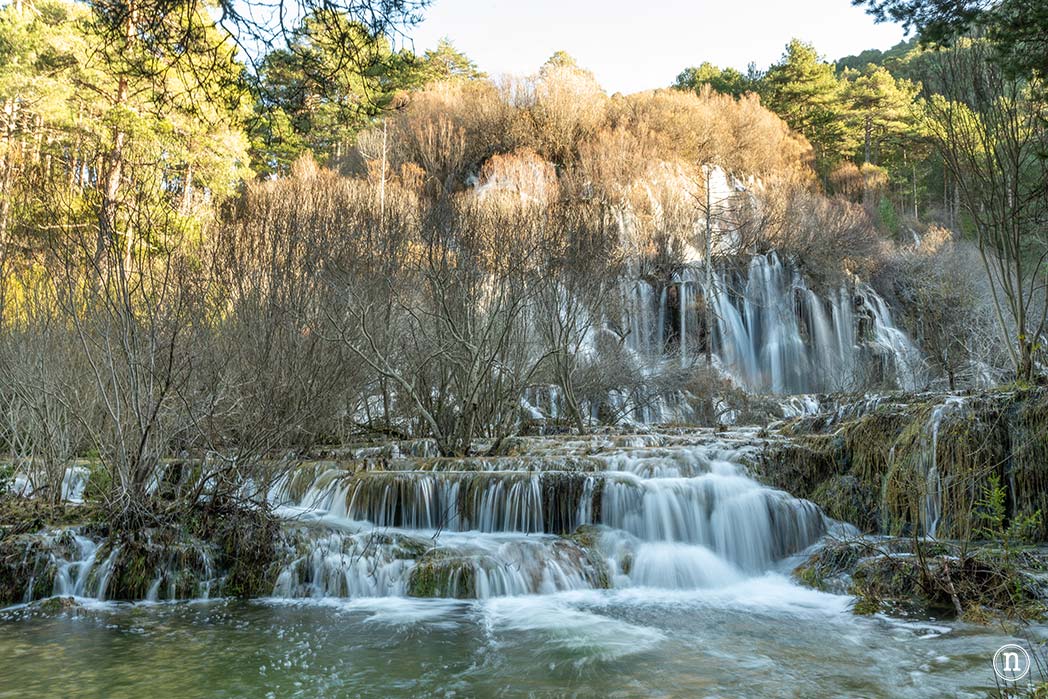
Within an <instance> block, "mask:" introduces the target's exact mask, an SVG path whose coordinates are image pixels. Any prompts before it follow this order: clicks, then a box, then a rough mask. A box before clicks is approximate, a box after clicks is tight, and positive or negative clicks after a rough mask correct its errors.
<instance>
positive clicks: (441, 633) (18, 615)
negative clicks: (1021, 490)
mask: <svg viewBox="0 0 1048 699" xmlns="http://www.w3.org/2000/svg"><path fill="white" fill-rule="evenodd" d="M849 603H850V600H849V598H847V597H841V596H835V595H829V594H824V593H820V592H815V591H812V590H808V589H803V588H800V587H798V586H796V585H794V584H793V583H792V582H790V581H789V580H788V579H787V578H785V577H783V576H781V575H779V574H774V573H773V574H768V575H765V576H762V577H758V578H754V579H752V580H748V581H746V582H744V583H742V584H739V585H733V586H731V587H728V588H721V589H716V590H701V591H689V592H681V591H666V590H655V589H647V588H631V589H626V590H617V591H585V592H567V593H559V594H553V595H541V596H540V595H529V596H519V597H503V598H493V599H488V600H478V601H455V600H414V599H408V598H398V597H387V598H372V599H357V600H335V599H328V600H317V601H295V602H291V601H277V600H272V601H259V602H234V601H223V600H215V601H206V602H205V601H201V602H180V603H170V604H137V605H130V604H114V603H98V602H90V601H85V606H84V607H83V608H82V609H77V610H72V611H69V612H66V613H63V614H60V615H58V616H43V615H41V614H40V613H39V612H35V611H34V610H32V609H30V608H21V609H17V608H16V609H9V610H7V611H4V612H2V613H0V697H19V698H20V699H21V698H26V699H29V698H33V697H112V698H118V697H134V698H136V699H137V698H140V697H310V698H312V697H357V696H360V697H420V696H421V697H562V696H568V697H639V696H653V697H868V698H870V697H885V698H887V697H943V696H958V697H985V696H987V692H989V691H990V690H991V689H993V687H994V682H993V674H992V670H991V666H990V659H991V657H992V655H993V652H994V651H995V650H996V649H997V648H998V647H999V646H1000V645H1002V644H1003V643H1006V642H1008V641H1010V640H1014V639H1013V638H1012V637H1009V636H1007V635H1005V634H1003V633H1001V632H999V631H996V630H990V629H985V628H979V627H953V628H951V627H949V626H947V625H945V624H939V623H936V622H934V621H932V622H913V623H908V622H901V621H897V620H896V621H892V620H888V619H886V618H877V617H874V618H865V617H856V616H854V615H852V614H851V613H850V612H849V610H848V606H849Z"/></svg>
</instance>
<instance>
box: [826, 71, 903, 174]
mask: <svg viewBox="0 0 1048 699" xmlns="http://www.w3.org/2000/svg"><path fill="white" fill-rule="evenodd" d="M918 90H919V88H918V86H916V85H914V84H913V83H911V82H909V81H908V80H896V79H895V78H894V77H893V76H892V74H891V73H889V72H888V71H887V70H886V69H884V68H879V67H877V66H874V65H873V64H870V65H868V66H867V67H866V70H865V71H864V72H863V73H862V74H860V75H858V76H857V77H855V79H854V80H851V81H850V82H849V83H848V85H847V88H846V89H845V93H844V96H845V99H846V100H847V102H848V104H849V106H850V108H851V111H852V114H853V117H854V119H855V122H856V123H857V126H858V129H859V130H860V132H861V133H862V143H863V146H862V149H863V150H862V154H863V155H862V158H863V162H865V163H873V164H878V160H879V158H878V154H879V153H880V151H881V146H882V145H884V144H886V143H888V142H895V143H900V142H902V141H904V140H906V138H907V137H908V136H911V135H913V129H914V124H915V119H914V112H913V104H914V101H915V100H916V98H917V93H918Z"/></svg>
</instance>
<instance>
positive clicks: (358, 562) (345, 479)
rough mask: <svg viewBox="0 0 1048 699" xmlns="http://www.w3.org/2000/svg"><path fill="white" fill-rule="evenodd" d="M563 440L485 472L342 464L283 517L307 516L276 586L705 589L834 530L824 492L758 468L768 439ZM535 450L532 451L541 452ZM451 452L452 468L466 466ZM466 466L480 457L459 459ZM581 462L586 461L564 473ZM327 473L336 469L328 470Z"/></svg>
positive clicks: (398, 592) (467, 593)
mask: <svg viewBox="0 0 1048 699" xmlns="http://www.w3.org/2000/svg"><path fill="white" fill-rule="evenodd" d="M639 441H640V442H641V443H640V444H639V445H636V446H627V445H620V446H610V445H604V446H603V447H602V448H601V450H600V451H599V452H598V453H597V454H596V455H590V456H588V457H586V458H585V459H582V458H580V457H579V456H578V452H580V451H592V450H593V446H594V445H592V444H588V443H587V442H586V441H585V440H582V441H580V442H567V443H564V444H556V445H554V447H553V448H552V450H551V451H549V452H546V453H542V452H539V453H538V454H537V455H534V456H531V457H530V459H531V463H530V464H529V463H528V461H527V460H526V459H507V458H491V459H488V460H487V461H488V463H487V464H486V465H485V466H484V467H479V466H478V464H476V463H475V462H476V461H478V460H480V459H477V458H474V459H472V460H469V461H470V463H469V466H470V470H450V469H449V468H438V469H434V468H433V464H432V463H430V462H427V461H425V460H419V461H418V462H417V464H416V465H417V466H418V467H419V470H410V469H408V468H406V467H407V465H408V464H407V463H400V464H398V466H397V469H396V470H394V471H386V470H374V471H372V470H369V469H367V468H365V469H363V470H359V471H356V472H353V473H349V472H346V471H344V470H333V471H328V472H322V473H319V474H315V473H314V474H311V476H313V477H314V479H315V480H314V485H313V486H312V487H310V488H308V489H307V490H306V491H305V492H302V493H299V494H297V495H293V494H292V490H293V488H291V487H290V484H291V482H292V480H293V478H290V477H289V479H288V481H287V483H286V485H285V486H283V487H278V488H276V489H275V490H274V493H273V497H274V500H275V502H276V503H277V504H278V505H279V507H278V512H280V513H281V514H282V516H284V517H286V518H288V519H289V520H293V521H298V522H300V523H301V525H302V527H301V530H300V531H299V532H298V535H297V536H296V537H295V538H294V541H295V542H297V543H296V544H294V545H293V546H291V547H289V549H288V551H286V552H285V554H286V555H285V559H286V560H287V561H288V562H287V563H286V564H285V566H284V567H283V570H282V571H281V572H280V575H279V579H278V580H277V583H276V585H275V588H274V594H275V595H277V596H286V597H323V596H403V595H410V596H421V597H467V598H468V597H489V596H502V595H519V594H543V593H549V592H556V591H561V590H578V589H593V588H601V587H609V586H614V587H630V586H651V587H662V588H694V587H705V586H717V585H724V584H730V583H731V582H732V581H737V580H741V579H744V578H746V577H750V576H754V575H760V574H763V573H764V572H767V571H769V570H774V569H775V567H776V565H777V563H778V562H779V561H780V560H782V559H783V558H785V557H787V556H789V555H791V554H794V553H796V552H798V551H801V550H804V549H805V548H807V547H808V546H810V545H812V544H813V543H815V542H816V541H818V540H819V538H820V537H821V536H822V535H823V534H824V533H825V531H826V527H827V522H826V520H825V518H824V517H823V515H822V513H821V512H820V511H819V509H818V508H817V507H816V506H815V505H813V504H812V503H810V502H807V501H804V500H799V499H796V498H793V497H791V496H789V495H788V494H786V493H784V492H781V491H777V490H772V489H769V488H766V487H764V486H762V485H760V484H759V483H757V482H756V481H754V480H753V479H752V478H750V477H749V476H748V475H747V474H746V470H745V466H744V463H745V461H746V459H747V458H748V457H749V456H750V454H751V451H752V449H753V446H752V445H751V444H749V443H748V442H747V441H746V440H744V439H741V438H740V439H739V440H738V441H735V442H733V441H731V440H727V441H726V440H724V439H721V438H717V439H714V438H713V437H712V436H711V435H707V436H705V437H704V439H703V440H702V442H701V443H697V444H696V443H690V444H683V445H679V444H675V445H666V446H659V445H652V444H650V443H647V442H651V441H654V442H658V441H659V440H658V439H654V440H639ZM530 453H531V452H530V451H529V454H530ZM455 463H456V462H454V461H451V462H449V463H446V464H444V466H447V467H452V466H454V465H455ZM459 465H460V466H464V465H465V463H461V462H460V463H459ZM567 465H571V466H572V467H574V468H575V469H576V470H570V471H565V470H556V467H558V466H559V467H561V468H563V467H565V466H567ZM325 473H332V474H333V475H330V476H325Z"/></svg>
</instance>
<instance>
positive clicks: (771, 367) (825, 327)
mask: <svg viewBox="0 0 1048 699" xmlns="http://www.w3.org/2000/svg"><path fill="white" fill-rule="evenodd" d="M709 276H711V277H712V287H711V283H710V282H709V281H708V280H707V274H706V271H705V268H704V267H702V266H701V263H700V265H699V266H692V267H687V268H685V269H684V270H683V271H682V272H681V273H680V274H679V275H676V276H675V277H674V278H673V280H672V281H671V282H670V283H669V284H668V285H667V286H663V287H662V288H661V290H657V289H655V288H654V287H653V286H652V285H651V284H650V283H649V282H648V281H645V280H640V281H638V282H636V283H635V284H634V286H633V288H632V293H631V298H630V303H631V306H632V308H633V309H634V310H633V312H632V315H631V319H632V320H631V327H630V329H631V332H630V338H629V342H630V347H631V349H632V350H633V351H634V352H635V353H636V354H637V355H638V356H640V357H643V358H645V359H647V360H649V361H650V360H656V359H658V358H659V357H666V355H667V353H668V352H670V351H671V350H672V351H673V352H674V353H675V354H676V356H678V357H679V359H680V361H681V362H682V363H683V364H685V365H687V364H688V363H690V362H697V361H699V360H700V359H701V355H702V353H703V351H704V350H703V347H701V343H700V342H699V333H700V332H701V329H702V328H703V327H704V325H705V318H704V317H703V315H704V311H703V310H702V308H701V306H702V303H704V301H702V302H697V299H698V298H701V299H710V304H711V307H712V310H713V323H714V327H713V328H712V329H711V330H712V331H711V332H709V333H707V336H708V337H709V340H708V341H709V342H712V350H713V354H714V355H715V357H716V361H717V364H718V366H719V367H720V368H721V369H722V370H724V371H725V372H727V373H728V374H729V375H731V376H732V377H733V378H734V379H735V380H736V381H737V382H738V383H739V384H740V385H742V386H744V387H746V388H747V389H749V390H752V391H755V392H774V393H785V394H791V393H816V392H830V391H842V390H855V389H856V388H860V387H861V386H862V385H863V384H864V383H876V384H895V385H898V386H899V387H901V388H913V387H914V386H915V385H916V384H917V383H918V382H919V381H920V378H921V371H922V369H923V362H922V361H921V357H920V353H919V351H918V350H917V349H916V347H915V346H914V344H913V343H912V341H911V340H910V339H909V338H908V337H907V335H906V333H904V332H903V331H902V330H900V329H899V328H897V327H896V326H895V324H894V322H893V321H892V318H891V313H890V312H889V310H888V306H887V304H886V303H885V302H884V300H883V299H882V298H881V297H880V296H878V295H877V293H876V292H875V291H874V290H873V289H871V288H870V287H869V286H867V285H865V284H862V283H859V282H849V283H847V284H845V285H842V286H841V287H840V288H838V289H836V290H833V291H831V292H829V293H827V294H826V295H825V296H820V295H819V294H817V293H816V292H815V291H813V290H812V289H810V288H809V287H808V286H807V284H806V282H805V280H804V278H803V277H802V276H801V274H800V273H799V272H798V271H797V270H796V269H795V268H793V267H791V266H790V265H787V264H786V263H784V262H783V261H782V260H781V259H780V258H779V257H778V255H776V254H775V253H769V254H767V255H755V256H754V257H753V258H752V259H751V260H750V262H749V265H748V267H747V269H746V272H745V273H744V274H739V273H738V272H735V271H728V270H724V269H718V270H716V271H715V272H714V273H713V274H712V275H709ZM656 298H657V299H658V301H657V304H658V305H657V307H655V303H656V301H655V299H656ZM674 302H676V304H677V307H676V308H673V303H674ZM671 310H672V311H674V312H672V313H671ZM653 323H654V324H653Z"/></svg>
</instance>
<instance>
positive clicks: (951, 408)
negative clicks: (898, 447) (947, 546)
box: [920, 396, 964, 538]
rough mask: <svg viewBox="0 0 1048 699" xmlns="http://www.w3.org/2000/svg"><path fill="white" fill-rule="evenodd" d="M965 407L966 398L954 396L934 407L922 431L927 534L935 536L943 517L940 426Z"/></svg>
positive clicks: (924, 520)
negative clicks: (950, 415) (939, 452)
mask: <svg viewBox="0 0 1048 699" xmlns="http://www.w3.org/2000/svg"><path fill="white" fill-rule="evenodd" d="M963 407H964V398H961V397H959V396H952V397H950V398H947V399H946V400H945V401H944V402H943V403H940V404H939V405H937V406H935V407H934V408H933V409H932V413H931V415H930V416H929V417H928V422H927V423H925V425H924V429H923V430H922V431H921V459H920V466H921V471H922V476H923V479H924V508H923V509H924V511H923V512H922V513H921V514H922V515H923V518H924V519H923V525H924V531H925V534H926V535H927V536H929V537H932V538H934V537H935V531H936V529H937V528H938V526H939V520H941V519H942V478H941V477H940V474H939V463H938V460H939V457H938V451H939V427H940V426H941V425H942V421H943V418H945V417H946V416H947V415H949V414H951V413H953V412H956V411H957V410H959V409H961V408H963Z"/></svg>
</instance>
